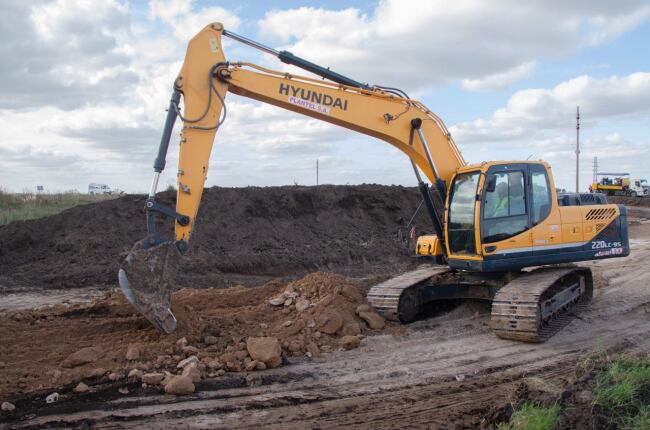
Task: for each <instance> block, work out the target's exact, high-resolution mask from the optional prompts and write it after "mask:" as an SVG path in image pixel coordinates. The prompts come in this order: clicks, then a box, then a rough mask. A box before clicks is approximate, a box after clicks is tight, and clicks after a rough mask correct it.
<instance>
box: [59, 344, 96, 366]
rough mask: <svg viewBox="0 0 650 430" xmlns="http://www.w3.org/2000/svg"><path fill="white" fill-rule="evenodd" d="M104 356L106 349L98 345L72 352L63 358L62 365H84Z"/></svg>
mask: <svg viewBox="0 0 650 430" xmlns="http://www.w3.org/2000/svg"><path fill="white" fill-rule="evenodd" d="M103 356H104V351H102V349H101V348H99V347H97V346H91V347H87V348H82V349H80V350H78V351H76V352H73V353H72V354H70V355H69V356H68V357H67V358H66V359H65V360H63V363H61V366H62V367H67V368H71V367H77V366H82V365H84V364H88V363H94V362H95V361H97V360H99V359H100V358H102V357H103Z"/></svg>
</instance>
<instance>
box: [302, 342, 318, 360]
mask: <svg viewBox="0 0 650 430" xmlns="http://www.w3.org/2000/svg"><path fill="white" fill-rule="evenodd" d="M305 349H306V350H307V352H309V353H310V354H311V356H312V357H320V348H318V345H316V343H315V342H309V343H308V344H307V345H305Z"/></svg>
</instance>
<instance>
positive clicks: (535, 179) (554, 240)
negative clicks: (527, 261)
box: [528, 164, 562, 255]
mask: <svg viewBox="0 0 650 430" xmlns="http://www.w3.org/2000/svg"><path fill="white" fill-rule="evenodd" d="M529 174H530V176H529V177H530V180H529V183H530V187H529V190H528V193H529V195H530V202H529V207H530V217H531V231H532V239H533V255H548V254H552V253H556V252H558V249H559V247H560V246H561V244H562V220H561V216H560V209H559V207H558V205H557V202H556V201H554V197H553V196H554V194H555V193H554V192H553V188H552V187H553V183H552V181H551V180H550V178H549V175H548V172H547V170H546V168H545V166H544V165H542V164H530V165H529Z"/></svg>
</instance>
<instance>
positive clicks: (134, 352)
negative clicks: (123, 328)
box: [126, 343, 141, 361]
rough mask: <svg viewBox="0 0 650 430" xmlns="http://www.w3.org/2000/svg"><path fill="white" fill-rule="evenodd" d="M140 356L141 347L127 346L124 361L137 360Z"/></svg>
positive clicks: (136, 345)
mask: <svg viewBox="0 0 650 430" xmlns="http://www.w3.org/2000/svg"><path fill="white" fill-rule="evenodd" d="M140 354H141V346H140V345H138V344H133V343H131V344H129V347H128V348H127V349H126V359H127V360H129V361H133V360H138V359H139V358H140Z"/></svg>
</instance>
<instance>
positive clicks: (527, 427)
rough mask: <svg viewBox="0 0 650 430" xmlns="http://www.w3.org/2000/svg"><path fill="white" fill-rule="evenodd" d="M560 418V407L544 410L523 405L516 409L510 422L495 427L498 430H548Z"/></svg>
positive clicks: (536, 406)
mask: <svg viewBox="0 0 650 430" xmlns="http://www.w3.org/2000/svg"><path fill="white" fill-rule="evenodd" d="M559 416H560V406H559V405H553V406H551V407H548V408H545V407H543V406H538V405H536V404H534V403H525V404H524V405H523V406H522V407H521V408H519V409H517V410H516V411H515V412H514V413H513V414H512V416H511V417H510V421H508V422H507V423H502V424H499V425H498V426H497V429H498V430H550V429H552V428H553V427H555V424H556V423H557V420H558V418H559Z"/></svg>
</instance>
